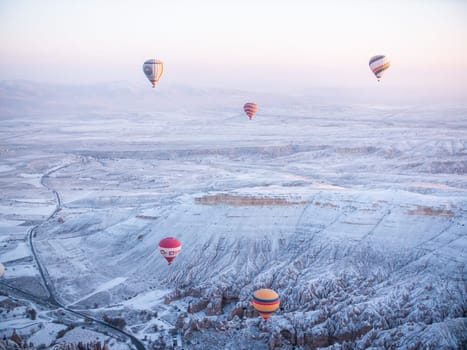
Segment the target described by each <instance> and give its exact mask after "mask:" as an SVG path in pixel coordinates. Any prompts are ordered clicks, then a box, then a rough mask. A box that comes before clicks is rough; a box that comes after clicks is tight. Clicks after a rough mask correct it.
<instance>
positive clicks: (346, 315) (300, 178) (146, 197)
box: [0, 82, 467, 349]
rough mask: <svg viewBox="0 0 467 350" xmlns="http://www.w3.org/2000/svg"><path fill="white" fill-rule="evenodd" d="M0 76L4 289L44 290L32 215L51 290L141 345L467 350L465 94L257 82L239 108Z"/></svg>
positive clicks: (201, 97)
mask: <svg viewBox="0 0 467 350" xmlns="http://www.w3.org/2000/svg"><path fill="white" fill-rule="evenodd" d="M33 87H34V89H33ZM0 88H2V91H3V95H1V94H0V98H3V102H4V103H3V105H2V103H0V106H3V107H0V113H2V115H1V117H2V118H3V121H2V124H1V126H0V139H1V140H3V141H1V144H0V146H1V147H0V156H1V158H0V176H1V180H0V187H1V190H2V196H1V197H0V223H1V225H0V242H1V245H0V259H1V261H2V262H4V263H5V262H6V263H7V264H6V265H7V271H6V272H7V273H6V274H5V276H4V277H3V279H2V283H3V282H5V283H8V284H10V285H13V286H16V287H24V288H26V289H28V288H29V290H30V291H31V290H32V289H34V288H32V287H27V286H29V285H31V286H35V285H36V284H37V283H42V282H40V279H39V277H40V276H39V274H38V272H37V271H36V273H31V269H37V267H36V265H35V262H34V259H32V253H31V250H30V247H29V243H28V239H27V233H26V231H27V232H29V231H28V230H26V229H27V228H31V229H32V228H35V231H34V233H35V234H34V235H33V244H34V247H35V249H36V251H37V253H38V257H39V260H40V263H41V265H42V266H43V267H44V268H45V269H46V273H47V276H48V277H49V278H50V282H51V283H52V285H53V288H54V291H55V293H56V294H57V297H58V299H59V300H61V301H62V302H63V303H64V304H66V305H68V306H70V307H73V308H76V309H79V310H85V311H86V312H87V313H88V314H91V315H93V316H94V317H96V318H99V319H102V318H103V317H104V315H106V316H110V317H121V318H124V319H125V322H126V326H125V330H126V331H128V332H129V333H132V334H134V335H135V336H136V337H137V338H139V339H140V340H141V341H143V342H144V344H145V346H147V348H150V347H151V346H152V345H154V344H159V345H160V344H166V346H169V345H167V344H170V346H172V347H173V346H174V345H173V344H174V343H173V341H174V339H176V342H177V345H176V346H178V347H180V348H181V347H183V348H184V349H200V348H203V349H219V348H225V349H237V348H244V349H268V348H269V349H270V348H273V347H276V348H282V349H292V348H294V347H295V348H296V349H308V348H327V349H346V348H361V349H363V348H374V349H379V348H401V349H411V348H417V346H421V345H422V344H423V345H424V346H427V348H430V349H438V348H439V349H441V348H443V349H458V348H462V346H465V345H466V344H467V336H466V335H467V318H466V314H465V310H466V306H467V304H466V301H467V283H466V281H467V274H466V270H465V265H466V261H467V239H466V236H467V106H402V107H400V106H368V105H367V106H365V105H339V104H337V103H334V104H319V103H317V102H316V101H315V100H310V99H307V97H306V96H302V97H300V98H299V97H293V98H292V97H281V96H267V95H257V96H256V98H257V102H258V103H259V105H260V111H259V112H258V114H257V115H256V116H255V117H254V118H253V120H251V121H249V120H248V118H247V117H246V116H244V115H243V114H242V111H241V106H242V105H243V101H245V100H246V99H250V98H249V96H248V94H247V93H246V92H240V91H224V90H212V91H208V90H194V89H183V88H180V89H179V90H177V89H174V90H171V91H170V92H167V91H166V92H162V91H161V92H159V91H150V94H149V93H148V92H147V91H146V90H140V89H139V88H135V87H128V88H125V87H122V86H120V85H118V84H117V85H115V86H114V88H113V89H111V88H107V87H94V88H93V89H94V90H92V91H93V94H91V93H90V92H87V91H86V90H85V89H79V88H72V87H68V88H66V87H62V88H60V89H59V88H55V87H53V86H46V87H44V89H43V90H42V92H38V91H41V90H40V89H37V90H36V89H35V88H37V87H36V86H35V85H34V84H33V83H27V82H22V83H12V82H8V83H5V82H4V83H3V84H0ZM25 91H30V93H31V94H32V96H29V95H28V94H26V93H25ZM31 91H33V92H31ZM2 96H3V97H2ZM70 96H74V98H72V97H70ZM93 96H94V97H93ZM95 96H97V97H95ZM47 101H58V102H56V105H53V104H52V105H51V104H50V103H49V104H47V103H46V102H47ZM66 101H73V103H70V107H69V109H67V107H66V103H65V102H66ZM110 101H116V102H115V104H112V103H110ZM0 102H2V100H0ZM41 106H42V107H43V108H41ZM53 106H55V107H54V108H53ZM54 191H55V192H54ZM57 196H58V198H59V199H60V203H58V199H57ZM15 225H16V226H15ZM20 225H21V226H20ZM20 227H24V228H25V229H24V230H22V229H20ZM166 236H175V237H178V238H179V239H180V240H181V241H182V252H181V253H180V255H179V256H178V257H177V258H176V259H175V261H174V263H173V264H172V265H170V266H168V265H167V263H166V261H165V260H164V259H163V258H162V257H161V256H160V254H159V252H158V249H157V245H158V242H159V240H160V239H162V238H163V237H166ZM15 267H16V270H15V273H14V274H9V272H10V271H12V269H13V268H15ZM27 267H28V268H27ZM22 272H24V274H22ZM33 281H35V282H34V283H33ZM0 288H4V287H3V286H2V285H1V284H0ZM5 288H6V287H5ZM258 288H272V289H274V290H276V291H277V292H278V293H279V295H280V299H281V308H280V309H279V310H278V311H277V312H276V313H275V315H274V316H272V317H271V318H270V319H269V320H268V321H267V322H264V321H261V319H260V318H259V317H257V314H256V313H255V312H254V310H253V308H252V306H251V305H250V300H251V295H252V292H253V291H254V290H255V289H258ZM11 297H12V298H25V296H24V295H22V296H18V295H16V296H15V295H12V296H11ZM69 317H72V316H69ZM30 321H31V320H29V321H28V322H30ZM77 322H81V321H80V320H78V321H77ZM64 323H65V322H64ZM54 327H55V326H54ZM88 328H89V327H88ZM40 332H42V333H37V334H36V335H30V338H29V339H30V340H31V339H36V338H37V339H43V338H44V334H51V335H53V334H55V333H56V332H55V331H54V330H52V329H49V330H47V328H46V329H42V330H41V331H40ZM79 332H97V330H96V329H92V328H89V329H88V330H82V328H80V327H78V328H75V329H74V330H73V332H71V331H70V332H68V333H67V334H68V335H66V336H65V337H64V338H63V340H64V341H75V340H77V339H78V338H79V339H83V337H84V338H86V337H89V338H90V339H91V338H92V339H94V337H97V336H98V335H96V334H94V333H92V334H91V333H87V335H86V334H84V333H79ZM28 334H29V333H28ZM99 334H100V339H104V338H105V335H103V334H101V333H99ZM35 337H36V338H35ZM105 339H107V338H105ZM47 342H48V343H49V344H50V339H47ZM112 344H113V347H111V349H119V347H121V348H122V349H126V348H128V346H129V345H128V344H129V343H128V342H124V341H118V340H116V338H115V339H114V338H112ZM201 344H202V345H201Z"/></svg>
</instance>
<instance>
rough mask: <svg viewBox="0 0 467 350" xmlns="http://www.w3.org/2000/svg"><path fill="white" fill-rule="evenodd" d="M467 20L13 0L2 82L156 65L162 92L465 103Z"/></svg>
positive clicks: (120, 76)
mask: <svg viewBox="0 0 467 350" xmlns="http://www.w3.org/2000/svg"><path fill="white" fill-rule="evenodd" d="M466 19H467V3H465V2H462V1H456V0H449V1H419V0H416V1H411V2H403V1H393V2H391V3H385V2H375V1H369V0H359V1H357V2H352V4H349V3H346V2H344V1H337V0H334V1H327V2H325V1H292V2H289V3H287V4H284V3H279V2H266V1H262V0H259V1H254V2H246V1H239V2H235V3H229V4H226V3H222V4H221V3H219V2H215V1H202V2H201V3H197V4H196V5H194V4H191V3H190V2H188V1H177V2H171V3H164V4H156V3H154V2H150V1H136V2H132V3H131V4H130V3H128V2H124V1H114V2H106V1H102V2H98V3H97V4H95V3H94V2H91V1H81V2H79V3H64V2H59V1H43V2H40V3H35V2H33V1H26V0H25V1H14V2H12V1H10V2H8V1H2V2H0V41H1V43H2V45H1V49H0V50H1V55H0V76H1V79H2V80H31V81H40V82H47V83H60V84H71V85H80V84H92V83H97V82H103V81H128V82H129V83H138V82H145V83H147V81H145V77H144V75H143V73H142V63H143V62H144V60H146V59H148V58H152V57H155V58H158V59H160V60H162V61H163V62H164V63H165V66H166V70H165V73H164V76H163V77H162V79H161V81H160V83H159V86H158V87H157V88H158V89H159V90H163V89H164V88H165V87H167V86H175V85H187V86H194V87H196V86H199V87H219V88H226V89H238V90H245V91H258V92H274V93H286V94H290V93H292V94H293V93H301V92H303V91H307V90H310V89H341V90H343V91H346V90H352V89H357V90H358V89H361V90H362V91H368V93H369V94H374V96H373V97H376V98H377V97H378V96H379V95H385V96H386V97H385V98H386V99H388V98H392V97H394V98H398V97H400V96H404V95H410V96H411V98H413V99H416V98H417V97H418V96H419V97H420V98H421V101H422V100H430V99H432V98H434V99H435V100H438V101H445V102H450V101H462V100H465V99H466V97H467V96H466V93H465V91H467V41H466V40H465V38H466V37H467V35H466V34H467V21H466ZM376 54H386V55H387V56H388V57H389V58H390V59H391V62H392V66H391V68H390V69H389V70H388V71H387V72H386V74H385V76H384V77H383V79H382V81H381V82H380V83H377V81H376V79H375V77H374V76H373V74H372V73H371V72H370V70H369V67H368V59H369V58H370V57H371V56H373V55H376ZM148 86H149V83H148ZM373 90H374V91H373ZM422 102H423V101H422Z"/></svg>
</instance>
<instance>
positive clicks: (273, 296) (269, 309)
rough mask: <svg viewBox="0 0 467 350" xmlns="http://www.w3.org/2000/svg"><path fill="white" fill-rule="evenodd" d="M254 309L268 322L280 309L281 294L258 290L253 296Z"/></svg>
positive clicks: (268, 290)
mask: <svg viewBox="0 0 467 350" xmlns="http://www.w3.org/2000/svg"><path fill="white" fill-rule="evenodd" d="M251 302H252V304H253V307H254V308H255V309H256V311H258V313H259V314H260V315H261V316H262V317H263V318H264V319H265V320H267V319H268V318H269V317H271V315H272V314H273V313H274V311H276V310H277V309H278V308H279V305H280V304H281V301H280V300H279V294H277V293H276V292H275V291H273V290H272V289H265V288H263V289H258V290H257V291H256V292H254V294H253V300H252V301H251Z"/></svg>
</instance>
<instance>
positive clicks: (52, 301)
mask: <svg viewBox="0 0 467 350" xmlns="http://www.w3.org/2000/svg"><path fill="white" fill-rule="evenodd" d="M72 164H74V163H69V164H66V165H62V166H59V167H56V168H54V169H52V170H49V171H48V172H47V173H45V174H44V175H42V177H41V185H42V186H44V187H45V188H46V189H48V190H49V191H51V192H52V193H53V194H54V197H55V201H56V206H55V210H54V211H53V212H52V213H51V214H50V215H49V216H48V217H47V218H46V219H45V220H44V222H46V221H48V220H50V219H52V218H53V217H54V216H55V215H56V214H57V213H58V212H59V211H60V210H61V209H62V201H61V198H60V194H59V193H58V192H57V191H56V190H54V189H52V188H50V187H49V186H48V185H47V184H46V183H45V179H46V178H47V177H49V176H50V175H51V174H53V173H54V172H56V171H59V170H61V169H64V168H66V167H68V166H70V165H72ZM38 227H39V225H36V226H34V227H32V228H31V229H30V230H29V231H28V241H29V246H30V247H31V252H32V256H33V258H34V260H35V262H36V265H37V268H38V269H39V273H40V275H41V278H42V280H43V282H44V286H45V287H46V289H47V292H48V294H49V297H48V299H47V300H45V301H44V300H43V299H41V298H38V297H37V296H35V295H33V294H31V293H29V292H27V291H24V290H21V289H20V288H17V287H13V286H10V285H9V284H7V283H4V282H2V284H3V285H5V286H7V287H8V288H10V289H12V290H14V291H16V292H19V293H21V294H23V295H24V296H26V297H28V298H29V299H31V300H33V301H34V302H39V303H41V304H48V305H50V306H55V307H57V308H61V309H63V310H65V311H67V312H69V313H72V314H74V315H76V316H79V317H82V318H84V319H86V320H88V321H91V322H94V323H95V324H97V325H100V326H104V327H105V328H107V329H108V330H110V332H111V333H113V334H114V335H116V336H123V337H125V338H127V339H129V340H130V341H131V342H132V344H133V345H134V347H135V349H137V350H145V349H146V348H145V346H144V344H143V343H142V342H141V341H140V340H139V339H138V338H136V337H135V336H134V335H133V334H130V333H128V332H126V331H124V330H122V329H120V328H118V327H115V326H113V325H111V324H109V323H107V322H104V321H102V320H99V319H97V318H94V317H92V316H89V315H87V314H85V313H82V312H79V311H76V310H73V309H71V308H69V307H67V306H66V305H64V304H63V303H62V302H60V300H58V298H57V297H56V293H55V290H54V286H53V284H52V283H51V282H50V278H49V276H48V273H47V270H46V269H45V267H44V266H43V265H42V264H41V261H40V259H39V256H38V254H37V251H36V248H35V247H34V237H35V235H36V231H37V228H38Z"/></svg>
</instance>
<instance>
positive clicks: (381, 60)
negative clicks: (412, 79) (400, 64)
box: [369, 55, 391, 81]
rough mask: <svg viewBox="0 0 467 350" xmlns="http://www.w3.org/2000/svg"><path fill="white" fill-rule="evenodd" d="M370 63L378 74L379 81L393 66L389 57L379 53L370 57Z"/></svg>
mask: <svg viewBox="0 0 467 350" xmlns="http://www.w3.org/2000/svg"><path fill="white" fill-rule="evenodd" d="M369 64H370V69H371V71H372V72H373V74H374V75H376V78H377V79H378V81H379V80H380V79H381V77H382V76H383V74H384V72H385V71H386V69H388V68H389V67H390V66H391V61H389V58H387V57H386V56H384V55H377V56H373V57H372V58H370V63H369Z"/></svg>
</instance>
